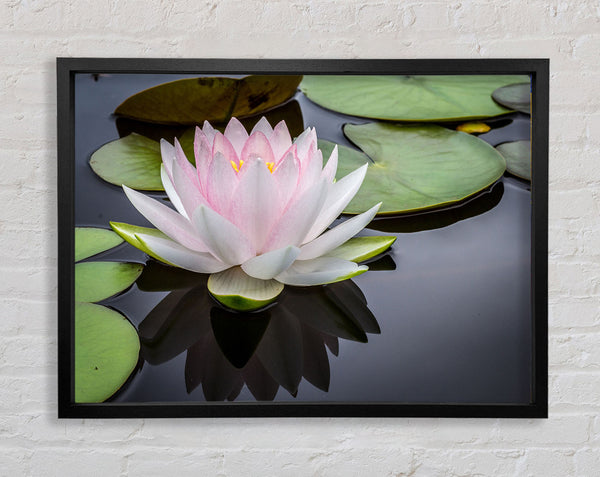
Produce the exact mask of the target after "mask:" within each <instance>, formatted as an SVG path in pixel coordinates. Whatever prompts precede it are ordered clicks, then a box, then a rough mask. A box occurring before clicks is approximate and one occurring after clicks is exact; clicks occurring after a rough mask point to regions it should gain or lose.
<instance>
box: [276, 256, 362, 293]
mask: <svg viewBox="0 0 600 477" xmlns="http://www.w3.org/2000/svg"><path fill="white" fill-rule="evenodd" d="M368 269H369V267H367V266H365V265H361V266H358V265H357V264H356V263H354V262H350V261H348V260H342V259H340V258H332V257H319V258H313V259H312V260H296V261H295V262H294V264H293V265H292V266H291V267H290V268H288V269H287V270H286V271H285V272H283V273H280V274H279V275H277V276H276V277H275V280H277V281H279V282H281V283H285V284H286V285H294V286H300V287H301V286H312V285H325V284H326V283H335V282H339V281H341V280H346V279H348V278H352V277H354V276H356V275H360V274H361V273H364V272H366V271H367V270H368Z"/></svg>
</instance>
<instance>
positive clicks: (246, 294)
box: [207, 267, 283, 311]
mask: <svg viewBox="0 0 600 477" xmlns="http://www.w3.org/2000/svg"><path fill="white" fill-rule="evenodd" d="M207 286H208V291H209V292H210V293H211V295H212V296H214V297H215V298H216V299H217V300H218V301H219V302H220V303H222V304H223V305H225V306H226V307H228V308H231V309H233V310H236V311H253V310H258V309H259V308H263V307H264V306H267V305H268V304H270V303H273V302H274V301H275V300H276V298H277V297H278V296H279V294H280V293H281V292H282V291H283V284H281V283H279V282H278V281H276V280H259V279H258V278H253V277H251V276H249V275H246V273H244V272H243V271H242V269H241V268H240V267H233V268H229V269H227V270H225V271H222V272H219V273H213V274H212V275H211V276H210V277H209V278H208V282H207Z"/></svg>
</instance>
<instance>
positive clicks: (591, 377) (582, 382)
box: [549, 372, 600, 410]
mask: <svg viewBox="0 0 600 477" xmlns="http://www.w3.org/2000/svg"><path fill="white" fill-rule="evenodd" d="M598 389H600V373H598V372H595V373H573V372H570V373H560V374H556V375H552V376H550V383H549V390H550V396H551V399H552V402H553V403H554V404H556V405H559V404H560V405H562V407H563V408H564V409H571V410H572V409H577V407H578V406H586V407H587V408H589V409H593V408H598V407H599V406H600V394H599V393H598Z"/></svg>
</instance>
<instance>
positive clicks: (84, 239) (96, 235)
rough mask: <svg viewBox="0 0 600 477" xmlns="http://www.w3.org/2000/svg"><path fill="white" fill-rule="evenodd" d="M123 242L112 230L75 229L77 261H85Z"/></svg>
mask: <svg viewBox="0 0 600 477" xmlns="http://www.w3.org/2000/svg"><path fill="white" fill-rule="evenodd" d="M122 242H123V239H122V238H121V237H119V236H118V235H117V234H116V233H114V232H113V231H112V230H107V229H98V228H95V227H75V261H76V262H78V261H79V260H83V259H85V258H88V257H91V256H93V255H96V254H98V253H101V252H105V251H106V250H110V249H111V248H113V247H116V246H117V245H119V244H120V243H122Z"/></svg>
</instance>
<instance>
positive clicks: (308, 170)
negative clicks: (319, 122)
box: [296, 143, 323, 194]
mask: <svg viewBox="0 0 600 477" xmlns="http://www.w3.org/2000/svg"><path fill="white" fill-rule="evenodd" d="M322 170H323V153H322V152H321V150H320V149H317V145H316V143H314V144H313V145H312V146H311V147H310V150H309V152H308V156H307V158H306V160H305V161H304V162H303V163H302V164H301V166H300V177H299V179H298V189H297V191H296V193H297V194H302V193H303V192H304V191H305V190H306V189H308V188H309V187H310V186H311V185H313V184H314V183H315V182H317V180H318V178H319V176H320V175H321V171H322Z"/></svg>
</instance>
